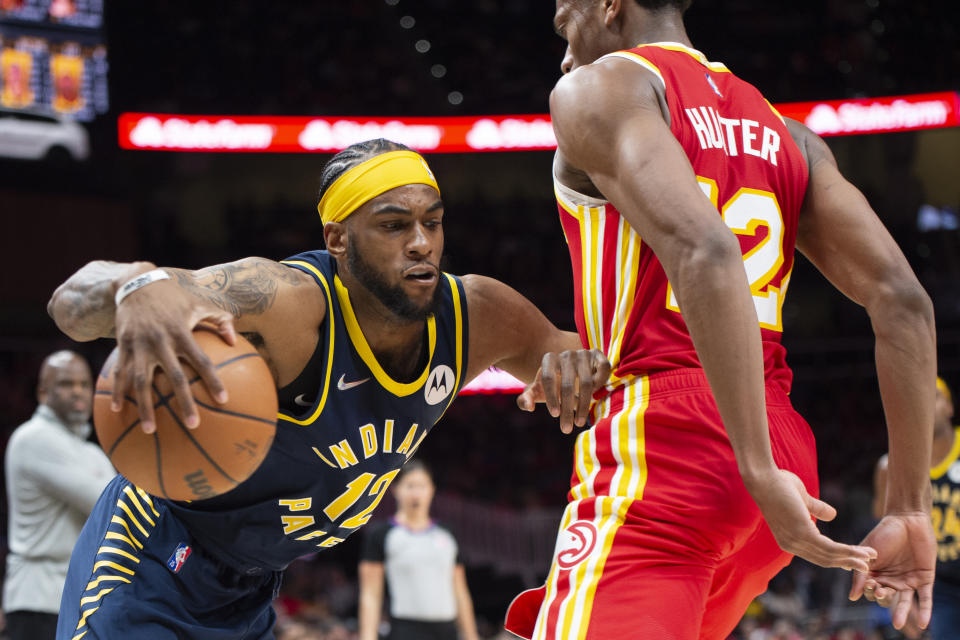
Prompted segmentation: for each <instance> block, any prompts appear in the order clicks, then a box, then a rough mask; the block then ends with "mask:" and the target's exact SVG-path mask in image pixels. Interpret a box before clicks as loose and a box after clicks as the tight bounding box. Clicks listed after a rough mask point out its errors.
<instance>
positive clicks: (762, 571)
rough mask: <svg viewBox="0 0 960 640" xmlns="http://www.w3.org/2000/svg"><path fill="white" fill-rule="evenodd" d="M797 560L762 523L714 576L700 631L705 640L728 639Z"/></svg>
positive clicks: (718, 566)
mask: <svg viewBox="0 0 960 640" xmlns="http://www.w3.org/2000/svg"><path fill="white" fill-rule="evenodd" d="M792 558H793V556H791V555H790V554H788V553H785V552H784V551H783V550H782V549H780V547H779V545H777V541H776V540H775V539H774V537H773V534H772V533H771V532H770V528H769V527H767V525H766V523H763V522H760V523H759V524H758V525H757V529H756V531H755V532H754V535H753V536H752V537H751V538H750V539H749V540H748V541H747V543H746V544H745V545H744V546H743V547H742V548H741V549H740V550H739V551H737V552H736V553H734V554H731V555H730V556H728V557H727V558H724V559H723V560H722V561H721V562H720V563H719V564H718V565H717V568H716V571H715V572H714V574H713V581H712V583H711V586H710V595H709V597H708V599H707V606H706V611H705V612H704V615H703V622H702V624H701V629H700V636H699V637H700V639H701V640H726V638H728V637H729V636H730V633H731V632H732V631H733V630H734V628H736V626H737V624H738V623H739V622H740V619H741V618H742V617H743V614H744V612H746V610H747V607H748V606H749V605H750V602H752V601H753V599H754V598H756V597H757V596H758V595H760V594H761V593H763V592H764V591H766V590H767V584H768V583H769V582H770V580H771V579H773V577H774V576H775V575H777V574H778V573H779V572H780V570H781V569H783V568H784V567H786V566H787V565H788V564H790V560H791V559H792Z"/></svg>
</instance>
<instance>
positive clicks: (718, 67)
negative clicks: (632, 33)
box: [636, 42, 730, 73]
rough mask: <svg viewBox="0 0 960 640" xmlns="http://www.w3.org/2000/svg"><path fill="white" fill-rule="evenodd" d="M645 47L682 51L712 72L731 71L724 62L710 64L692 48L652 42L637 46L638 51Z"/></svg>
mask: <svg viewBox="0 0 960 640" xmlns="http://www.w3.org/2000/svg"><path fill="white" fill-rule="evenodd" d="M643 47H657V48H658V49H667V50H668V51H680V52H681V53H685V54H687V55H688V56H690V57H691V58H693V59H695V60H696V61H697V62H699V63H700V64H702V65H703V66H705V67H707V68H709V69H710V70H711V71H718V72H720V73H730V69H728V68H727V66H726V65H725V64H723V63H722V62H710V61H709V60H707V56H705V55H703V53H701V52H699V51H697V50H696V49H691V48H690V47H687V46H685V45H682V44H680V43H666V42H651V43H649V44H638V45H637V46H636V48H637V49H640V48H643Z"/></svg>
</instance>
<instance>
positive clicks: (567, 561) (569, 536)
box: [557, 520, 597, 569]
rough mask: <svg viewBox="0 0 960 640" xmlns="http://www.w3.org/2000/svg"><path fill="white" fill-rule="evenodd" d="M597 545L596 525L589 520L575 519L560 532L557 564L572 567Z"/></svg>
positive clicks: (587, 555) (567, 567) (566, 567)
mask: <svg viewBox="0 0 960 640" xmlns="http://www.w3.org/2000/svg"><path fill="white" fill-rule="evenodd" d="M596 546H597V527H596V525H594V524H593V523H592V522H590V521H589V520H577V521H576V522H574V523H573V524H571V525H570V526H569V527H567V528H566V529H564V530H563V533H562V534H560V539H559V540H558V541H557V547H558V549H557V564H558V565H559V566H560V568H561V569H572V568H574V567H575V566H577V565H578V564H580V563H581V562H583V561H584V560H585V559H586V558H587V557H589V556H590V554H591V553H592V552H593V548H594V547H596Z"/></svg>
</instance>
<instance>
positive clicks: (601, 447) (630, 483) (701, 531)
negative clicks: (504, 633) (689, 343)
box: [506, 369, 818, 640]
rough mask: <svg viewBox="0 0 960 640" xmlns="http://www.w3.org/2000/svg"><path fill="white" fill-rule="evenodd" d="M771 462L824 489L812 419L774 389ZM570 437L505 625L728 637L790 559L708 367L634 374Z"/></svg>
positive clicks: (618, 635)
mask: <svg viewBox="0 0 960 640" xmlns="http://www.w3.org/2000/svg"><path fill="white" fill-rule="evenodd" d="M766 400H767V415H768V423H769V426H770V436H771V441H772V446H773V455H774V459H775V460H776V462H777V465H778V466H779V467H780V468H782V469H788V470H790V471H792V472H794V473H796V474H797V475H798V476H800V478H801V479H802V480H803V482H804V484H805V485H806V488H807V491H808V492H809V493H810V494H812V495H814V496H816V495H818V482H817V475H816V465H817V463H816V447H815V443H814V439H813V434H812V433H811V431H810V427H809V426H808V425H807V423H806V422H805V421H804V420H803V418H801V417H800V415H799V414H798V413H797V412H796V411H794V409H793V407H792V406H791V405H790V401H789V399H788V397H787V395H786V393H785V392H784V391H783V390H782V389H781V388H779V387H775V386H773V385H768V387H767V397H766ZM593 418H594V419H593V423H594V426H593V427H591V428H590V429H588V430H586V431H584V432H582V433H581V434H580V435H579V437H578V439H577V444H576V451H575V455H574V465H575V469H574V473H573V479H572V488H571V490H570V494H569V504H568V505H567V508H566V511H565V512H564V515H563V520H562V521H561V524H560V534H559V537H558V540H557V546H556V551H555V552H554V559H553V564H552V566H551V568H550V573H549V575H548V577H547V582H546V584H545V585H544V586H543V587H541V588H540V589H535V590H532V591H528V592H525V593H523V594H521V595H520V596H518V597H517V599H516V600H515V601H514V603H513V604H512V605H511V608H510V610H509V612H508V614H507V625H506V626H507V629H508V630H509V631H511V632H513V633H514V634H516V635H519V636H521V637H525V638H535V639H536V640H548V639H549V640H579V639H589V640H612V639H616V640H620V639H624V638H631V639H633V638H639V639H643V638H650V639H656V640H695V639H698V638H699V639H704V640H724V639H725V638H727V636H728V635H729V633H730V632H731V631H732V630H733V629H734V627H736V625H737V622H738V621H739V620H740V618H741V616H742V615H743V613H744V611H745V610H746V608H747V606H748V605H749V604H750V601H751V600H752V599H753V598H754V597H755V596H757V595H759V594H760V593H762V592H763V591H764V590H765V589H766V587H767V583H768V582H769V580H770V579H771V578H772V577H773V576H774V575H776V573H777V572H778V571H780V569H782V568H783V567H784V566H786V565H787V564H788V563H789V562H790V559H791V556H790V555H789V554H786V553H784V552H783V551H781V550H780V548H779V547H778V546H777V544H776V541H775V540H774V538H773V535H772V534H771V533H770V530H769V528H768V527H767V525H766V523H765V522H764V521H763V517H762V516H761V514H760V511H759V509H758V508H757V506H756V504H755V503H754V502H753V499H752V498H751V497H750V495H749V494H748V493H747V490H746V488H745V487H744V485H743V481H742V480H741V478H740V474H739V472H738V470H737V463H736V460H735V458H734V455H733V450H732V449H731V447H730V441H729V439H728V438H727V434H726V431H725V430H724V427H723V423H722V422H721V420H720V416H719V413H718V412H717V407H716V404H715V402H714V400H713V395H712V393H711V392H710V388H709V386H708V385H707V381H706V378H705V377H704V375H703V372H702V371H701V370H699V369H683V370H677V371H667V372H662V373H657V374H654V375H651V376H643V377H637V378H635V379H633V380H631V381H630V382H629V383H628V384H626V385H625V386H623V387H620V388H618V389H617V390H616V391H614V393H612V394H611V395H610V396H608V397H606V398H604V399H603V400H602V401H598V402H596V403H595V405H594V408H593Z"/></svg>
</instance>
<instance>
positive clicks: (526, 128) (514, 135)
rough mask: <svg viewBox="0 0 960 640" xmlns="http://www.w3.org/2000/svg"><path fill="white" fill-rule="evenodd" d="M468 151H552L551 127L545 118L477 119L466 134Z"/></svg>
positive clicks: (552, 136)
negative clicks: (498, 120)
mask: <svg viewBox="0 0 960 640" xmlns="http://www.w3.org/2000/svg"><path fill="white" fill-rule="evenodd" d="M467 146H469V147H470V148H471V149H478V150H483V149H554V148H556V146H557V138H556V136H555V135H554V134H553V124H551V122H550V120H547V119H545V118H534V119H533V120H529V121H528V120H521V119H520V118H505V119H504V120H501V121H500V122H497V121H496V120H491V119H490V118H481V119H480V120H477V121H476V122H474V123H473V126H472V127H470V131H468V132H467Z"/></svg>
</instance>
